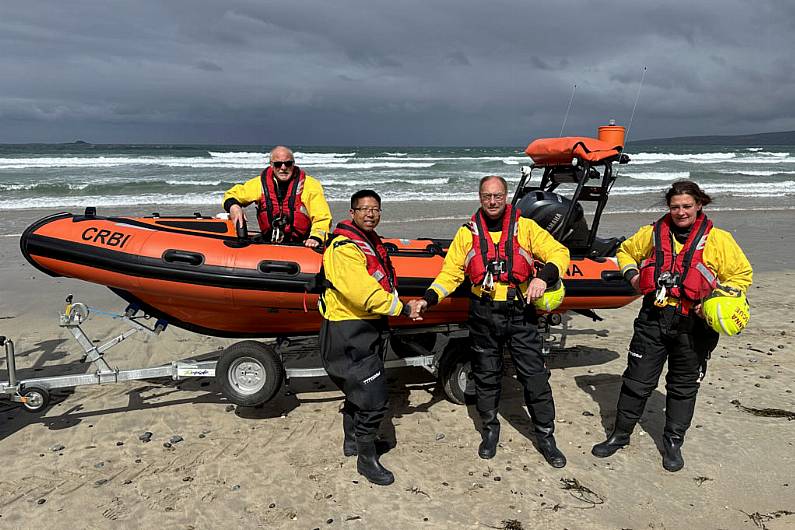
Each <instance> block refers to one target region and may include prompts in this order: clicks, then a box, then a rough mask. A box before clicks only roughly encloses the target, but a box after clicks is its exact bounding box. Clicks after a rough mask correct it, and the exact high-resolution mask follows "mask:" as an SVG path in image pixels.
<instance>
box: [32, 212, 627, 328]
mask: <svg viewBox="0 0 795 530" xmlns="http://www.w3.org/2000/svg"><path fill="white" fill-rule="evenodd" d="M385 242H386V243H387V245H388V246H389V247H391V254H392V260H393V263H394V266H395V269H396V271H397V274H398V288H399V291H400V293H401V297H402V298H404V299H410V298H414V297H419V296H422V293H423V292H424V291H425V289H427V287H428V286H429V285H430V283H431V281H432V280H433V278H435V276H436V274H437V273H438V272H439V269H440V268H441V265H442V262H443V260H444V258H443V254H444V251H445V249H446V244H447V243H448V242H446V241H441V240H437V241H434V240H430V239H415V240H405V239H386V240H385ZM20 246H21V249H22V252H23V254H24V255H25V257H26V258H27V259H28V261H30V262H31V263H32V264H33V265H34V266H36V267H37V268H39V269H40V270H42V271H44V272H46V273H47V274H50V275H52V276H66V277H71V278H77V279H81V280H85V281H88V282H92V283H97V284H100V285H106V286H108V287H109V288H111V289H112V290H113V291H114V292H115V293H116V294H118V295H119V296H121V297H122V298H124V299H125V300H127V301H128V302H129V303H130V304H132V305H135V306H138V307H140V308H141V309H143V310H144V311H146V312H147V313H149V314H151V315H152V316H156V317H158V318H161V319H163V320H166V321H168V322H169V323H170V324H172V325H176V326H178V327H182V328H185V329H189V330H192V331H196V332H200V333H204V334H208V335H214V336H224V337H272V336H297V335H309V334H315V333H317V331H318V329H319V328H320V315H319V313H318V312H317V309H316V308H317V295H316V294H309V293H307V292H306V291H305V284H306V282H307V281H309V280H310V279H311V278H313V277H314V276H315V274H317V273H318V271H319V270H320V265H321V254H320V253H318V252H316V251H314V250H311V249H308V248H305V247H303V246H288V245H269V244H268V245H266V244H257V243H246V242H240V241H239V240H238V239H237V237H236V236H235V233H234V230H233V227H232V225H231V223H230V222H229V221H224V220H218V219H210V218H191V217H185V218H175V217H171V218H148V217H146V218H134V217H116V218H103V217H96V216H90V215H89V216H75V215H71V214H57V215H54V216H50V217H46V218H44V219H41V220H39V221H37V222H36V223H34V224H33V225H31V226H30V227H29V228H28V229H27V230H26V231H25V233H24V234H23V236H22V239H21V241H20ZM564 282H565V284H566V292H567V296H566V298H565V301H564V303H563V306H562V307H561V308H560V309H559V311H561V312H562V311H566V310H572V309H575V310H576V309H610V308H617V307H622V306H624V305H626V304H628V303H630V302H631V301H632V300H634V299H635V298H637V295H635V294H634V293H633V292H632V289H631V288H630V287H629V284H628V283H627V282H625V281H624V280H623V279H622V278H621V277H620V274H619V273H618V267H617V264H616V262H615V260H614V259H612V258H600V259H588V258H581V259H578V258H573V259H572V262H571V266H570V267H569V270H568V271H567V274H566V275H565V277H564ZM467 293H468V288H467V286H462V288H461V289H459V290H458V291H456V293H454V295H453V296H451V297H449V298H448V299H446V300H444V301H443V302H442V303H440V304H439V305H438V306H437V307H435V308H434V310H433V311H430V312H428V313H427V314H426V315H425V318H424V320H423V321H421V322H419V323H415V322H412V321H411V320H409V319H407V318H404V317H397V318H393V319H391V321H390V324H391V325H392V326H393V327H395V328H406V327H418V326H422V327H426V326H433V325H437V324H463V323H464V322H466V318H467V309H468V304H469V301H468V295H467Z"/></svg>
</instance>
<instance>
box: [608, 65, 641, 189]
mask: <svg viewBox="0 0 795 530" xmlns="http://www.w3.org/2000/svg"><path fill="white" fill-rule="evenodd" d="M644 79H646V67H645V66H644V67H643V73H641V74H640V83H638V92H637V93H636V94H635V103H634V104H633V105H632V114H630V115H629V123H628V124H627V134H626V135H624V150H623V151H622V152H621V153H622V154H624V153H626V146H627V144H628V143H629V132H630V130H632V121H633V120H634V119H635V109H637V108H638V100H639V99H640V89H641V88H643V81H644ZM619 170H620V167H618V168H616V172H615V173H614V174H613V182H611V183H610V187H609V188H608V189H607V192H608V193H610V192H611V191H612V190H613V184H615V183H616V180H618V172H619Z"/></svg>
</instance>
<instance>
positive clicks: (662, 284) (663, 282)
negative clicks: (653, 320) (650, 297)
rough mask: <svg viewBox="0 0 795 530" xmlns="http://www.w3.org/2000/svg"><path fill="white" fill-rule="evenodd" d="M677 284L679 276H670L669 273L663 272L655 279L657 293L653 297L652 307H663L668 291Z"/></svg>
mask: <svg viewBox="0 0 795 530" xmlns="http://www.w3.org/2000/svg"><path fill="white" fill-rule="evenodd" d="M678 283H679V275H678V274H671V271H665V272H662V273H661V274H660V277H659V278H657V293H656V295H655V297H654V305H656V306H657V307H665V305H666V300H667V299H668V291H670V290H671V288H673V287H674V286H676V285H677V284H678Z"/></svg>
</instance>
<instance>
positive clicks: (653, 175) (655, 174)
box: [618, 171, 690, 182]
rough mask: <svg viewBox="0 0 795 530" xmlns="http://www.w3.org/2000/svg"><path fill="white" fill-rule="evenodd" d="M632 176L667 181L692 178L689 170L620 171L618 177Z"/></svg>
mask: <svg viewBox="0 0 795 530" xmlns="http://www.w3.org/2000/svg"><path fill="white" fill-rule="evenodd" d="M622 177H623V178H631V179H634V180H663V181H666V182H670V181H674V180H679V179H686V178H690V172H689V171H671V172H665V171H650V172H646V173H619V175H618V178H619V179H621V178H622Z"/></svg>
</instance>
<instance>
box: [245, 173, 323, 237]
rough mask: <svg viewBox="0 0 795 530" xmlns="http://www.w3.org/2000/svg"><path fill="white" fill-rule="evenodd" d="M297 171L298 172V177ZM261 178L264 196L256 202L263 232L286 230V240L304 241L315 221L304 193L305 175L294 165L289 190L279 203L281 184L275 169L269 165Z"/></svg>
mask: <svg viewBox="0 0 795 530" xmlns="http://www.w3.org/2000/svg"><path fill="white" fill-rule="evenodd" d="M296 172H297V173H298V174H297V176H296ZM260 179H261V180H262V197H260V200H259V202H258V203H257V221H258V222H259V228H260V230H261V231H262V233H263V234H267V233H268V232H270V231H271V229H273V228H278V229H279V230H281V231H282V232H284V238H285V240H287V241H303V240H305V239H306V238H307V237H308V236H309V230H310V228H311V227H312V221H311V220H310V219H309V215H308V212H307V210H306V207H305V206H304V204H303V202H301V193H302V192H303V191H304V181H306V175H305V174H304V171H303V170H302V169H301V168H299V167H297V166H296V167H295V168H294V169H293V174H292V176H291V177H290V183H289V184H288V186H287V193H285V194H284V198H283V199H282V200H281V202H279V194H278V187H277V186H278V185H277V184H276V177H275V176H274V175H273V168H272V167H268V168H267V169H265V170H264V171H263V172H262V173H261V174H260Z"/></svg>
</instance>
